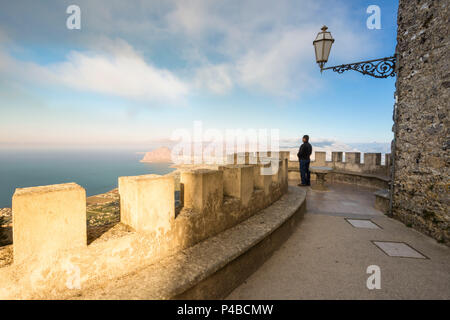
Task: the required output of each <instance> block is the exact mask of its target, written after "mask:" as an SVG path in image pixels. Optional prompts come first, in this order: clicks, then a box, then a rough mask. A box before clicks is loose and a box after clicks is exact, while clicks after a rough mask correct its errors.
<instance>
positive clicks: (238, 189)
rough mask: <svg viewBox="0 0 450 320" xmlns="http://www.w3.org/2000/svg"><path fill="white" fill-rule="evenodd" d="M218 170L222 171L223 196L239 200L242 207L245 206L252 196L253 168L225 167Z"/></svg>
mask: <svg viewBox="0 0 450 320" xmlns="http://www.w3.org/2000/svg"><path fill="white" fill-rule="evenodd" d="M220 170H222V171H223V192H224V194H225V195H226V196H230V197H235V198H238V199H240V200H241V202H242V205H244V206H247V205H248V203H249V201H250V199H251V197H252V194H253V188H254V182H253V176H254V166H251V165H239V164H238V165H227V166H223V167H220Z"/></svg>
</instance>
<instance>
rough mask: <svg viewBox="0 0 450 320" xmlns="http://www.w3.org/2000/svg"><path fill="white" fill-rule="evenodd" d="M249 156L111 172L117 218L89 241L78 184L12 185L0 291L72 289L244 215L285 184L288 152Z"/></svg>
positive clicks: (35, 293)
mask: <svg viewBox="0 0 450 320" xmlns="http://www.w3.org/2000/svg"><path fill="white" fill-rule="evenodd" d="M255 155H256V159H257V163H256V164H249V162H250V161H249V157H248V155H247V158H246V157H245V156H244V163H243V164H242V163H241V161H237V159H238V158H240V156H239V155H236V156H234V157H233V158H234V159H236V161H233V163H232V164H229V165H224V166H218V167H217V169H214V170H211V169H198V168H191V169H179V170H177V172H175V173H171V174H168V175H164V176H160V175H154V174H149V175H142V176H132V177H119V179H118V186H119V188H118V190H119V195H120V223H119V224H117V225H115V226H112V227H111V228H110V229H109V230H106V232H105V233H104V234H103V235H102V236H101V237H99V238H98V239H96V240H94V241H92V242H91V243H89V244H88V242H87V231H86V229H87V228H86V192H85V190H84V188H82V187H81V186H79V185H77V184H76V183H68V184H61V185H52V186H43V187H32V188H22V189H17V190H16V192H15V194H14V196H13V201H12V203H13V206H12V212H13V245H12V246H11V247H12V249H13V250H12V251H13V262H12V263H11V264H9V265H6V266H0V298H1V299H8V298H51V297H53V298H55V297H64V296H72V295H74V294H76V290H77V289H79V288H80V287H89V286H94V285H95V284H98V283H101V282H102V281H104V280H106V279H113V278H115V277H120V276H123V275H125V274H128V273H130V272H133V271H134V270H137V269H139V268H141V267H143V266H145V265H148V264H151V263H154V262H157V261H158V260H160V259H162V258H164V257H167V256H169V255H172V254H174V253H176V252H178V251H180V250H183V249H185V248H188V247H191V246H193V245H195V244H197V243H199V242H201V241H203V240H205V239H207V238H209V237H212V236H214V235H217V234H218V233H220V232H222V231H224V230H226V229H229V228H231V227H233V226H235V225H237V224H239V223H240V222H242V221H244V220H246V219H248V218H249V217H251V216H252V215H254V214H255V213H257V212H259V211H260V210H262V209H264V208H266V207H268V206H269V205H271V204H272V203H274V202H275V201H276V200H278V199H279V198H280V197H281V196H282V195H283V194H284V193H286V192H287V190H288V156H289V154H288V153H279V154H276V155H275V154H272V155H269V156H268V155H267V154H264V156H263V155H262V154H259V153H257V154H255ZM268 173H270V174H268ZM178 185H179V189H180V203H181V208H178V210H177V208H176V207H175V191H176V187H177V186H178Z"/></svg>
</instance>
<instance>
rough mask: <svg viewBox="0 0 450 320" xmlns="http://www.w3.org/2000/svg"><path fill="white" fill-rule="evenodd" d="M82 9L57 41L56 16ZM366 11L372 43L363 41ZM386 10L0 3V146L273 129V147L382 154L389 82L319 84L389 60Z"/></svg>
mask: <svg viewBox="0 0 450 320" xmlns="http://www.w3.org/2000/svg"><path fill="white" fill-rule="evenodd" d="M71 4H77V5H78V6H79V7H80V8H81V30H68V29H67V28H66V19H67V17H68V16H69V15H68V14H67V13H66V8H67V6H69V5H71ZM369 5H378V6H379V7H380V8H381V27H382V28H381V29H380V30H369V29H368V28H367V27H366V20H367V18H368V17H369V14H367V13H366V9H367V7H368V6H369ZM397 5H398V4H397V1H394V0H392V1H389V0H383V1H376V0H371V1H365V0H351V1H350V0H341V1H339V0H336V1H331V0H328V1H326V0H314V1H311V0H304V1H301V0H297V1H293V0H280V1H273V0H270V1H269V0H252V1H242V0H241V1H237V0H229V1H219V0H216V1H206V0H205V1H174V0H164V1H151V0H150V1H118V0H117V1H116V0H113V1H88V0H82V1H76V2H74V1H23V0H18V1H6V0H1V10H0V146H19V145H21V146H39V145H65V146H70V145H92V146H96V145H132V144H135V145H146V144H147V143H149V142H152V141H153V142H154V141H161V142H164V141H166V140H167V139H168V138H170V136H171V133H172V132H173V131H174V130H176V129H178V128H188V129H189V128H192V126H193V122H194V121H196V120H201V121H203V126H204V127H205V128H215V129H219V130H225V129H236V128H243V129H247V128H253V129H261V128H267V129H279V130H280V134H281V137H282V138H286V139H288V138H289V139H291V138H296V137H299V136H302V135H303V134H305V133H308V134H310V136H311V137H312V140H313V141H314V140H316V141H320V140H327V139H331V140H336V141H342V142H346V143H347V142H348V143H350V142H374V141H376V142H390V140H391V139H392V132H391V127H392V108H393V103H394V98H393V94H394V90H395V79H374V78H370V77H368V76H363V75H361V74H359V73H356V72H347V73H344V74H342V75H338V74H336V73H333V72H331V71H325V72H324V73H323V74H320V72H319V69H318V67H317V65H316V64H315V60H314V51H313V46H312V41H313V40H314V38H315V36H316V34H317V32H319V31H320V28H321V26H322V25H324V24H326V25H327V26H328V27H329V31H331V33H332V35H333V37H334V38H335V39H336V41H335V43H334V45H333V48H332V51H331V56H330V60H329V63H328V64H327V66H331V65H336V64H342V63H350V62H356V61H361V60H368V59H374V58H380V57H385V56H391V55H393V53H394V51H395V45H396V13H397Z"/></svg>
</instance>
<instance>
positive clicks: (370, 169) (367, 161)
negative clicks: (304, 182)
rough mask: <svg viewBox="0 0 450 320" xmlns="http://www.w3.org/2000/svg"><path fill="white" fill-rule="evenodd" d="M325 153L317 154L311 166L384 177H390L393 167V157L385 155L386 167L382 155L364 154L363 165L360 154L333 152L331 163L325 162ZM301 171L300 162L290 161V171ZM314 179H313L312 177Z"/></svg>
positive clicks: (317, 152)
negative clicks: (382, 162) (382, 161)
mask: <svg viewBox="0 0 450 320" xmlns="http://www.w3.org/2000/svg"><path fill="white" fill-rule="evenodd" d="M325 156H326V153H325V152H319V151H316V152H315V160H314V161H311V162H310V166H320V167H329V168H333V169H334V170H336V171H341V172H357V173H365V174H374V175H379V176H382V177H389V175H390V174H389V173H390V170H391V169H390V167H391V155H390V154H389V153H387V154H385V162H384V165H382V164H381V153H364V162H363V163H361V153H360V152H345V162H344V161H343V158H344V152H332V153H331V161H326V160H325ZM294 170H299V163H298V161H289V171H294ZM312 178H313V177H312Z"/></svg>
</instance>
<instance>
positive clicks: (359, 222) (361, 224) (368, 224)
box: [345, 219, 380, 229]
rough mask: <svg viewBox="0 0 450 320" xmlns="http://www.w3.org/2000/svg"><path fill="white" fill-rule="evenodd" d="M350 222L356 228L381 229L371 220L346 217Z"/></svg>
mask: <svg viewBox="0 0 450 320" xmlns="http://www.w3.org/2000/svg"><path fill="white" fill-rule="evenodd" d="M345 220H347V222H348V223H350V224H351V225H352V226H354V227H355V228H365V229H380V227H379V226H377V225H376V224H375V223H373V222H372V221H370V220H363V219H345Z"/></svg>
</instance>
